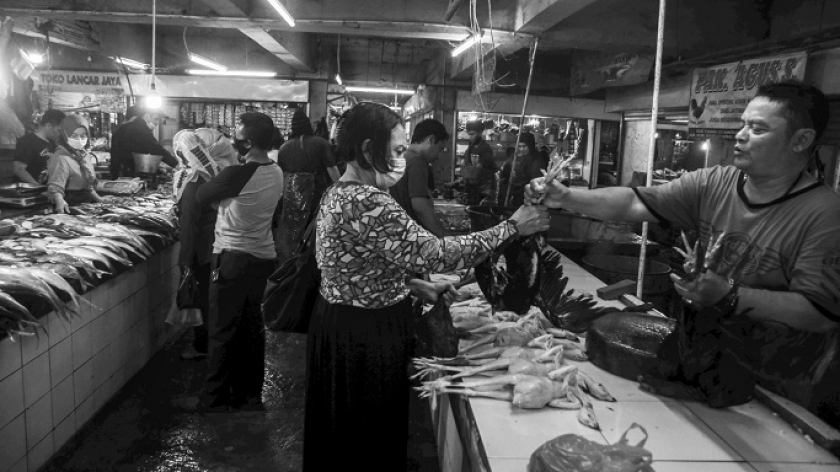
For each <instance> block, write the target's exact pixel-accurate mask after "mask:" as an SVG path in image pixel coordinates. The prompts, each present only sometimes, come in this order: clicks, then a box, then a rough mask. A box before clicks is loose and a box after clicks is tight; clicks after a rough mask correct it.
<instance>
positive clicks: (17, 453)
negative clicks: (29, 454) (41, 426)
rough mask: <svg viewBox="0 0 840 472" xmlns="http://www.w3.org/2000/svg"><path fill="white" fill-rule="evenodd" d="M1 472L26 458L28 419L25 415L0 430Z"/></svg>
mask: <svg viewBox="0 0 840 472" xmlns="http://www.w3.org/2000/svg"><path fill="white" fill-rule="evenodd" d="M0 444H2V445H3V447H0V470H7V469H9V468H10V467H12V466H13V465H15V464H16V463H17V462H18V461H20V460H21V458H24V459H25V458H26V419H25V418H24V415H20V416H18V417H17V418H15V419H13V420H12V421H10V422H9V423H8V424H7V425H6V426H4V427H2V428H0Z"/></svg>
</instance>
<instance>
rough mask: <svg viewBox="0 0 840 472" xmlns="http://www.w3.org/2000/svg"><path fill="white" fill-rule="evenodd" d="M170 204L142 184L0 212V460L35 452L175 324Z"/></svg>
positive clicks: (67, 429) (84, 418)
mask: <svg viewBox="0 0 840 472" xmlns="http://www.w3.org/2000/svg"><path fill="white" fill-rule="evenodd" d="M170 207H171V199H170V198H168V197H165V196H163V195H160V194H146V193H144V194H139V195H135V196H133V197H123V198H119V199H113V200H112V201H111V202H109V203H106V204H99V205H85V206H81V207H79V208H77V210H79V211H78V212H77V213H81V212H85V213H86V214H79V215H75V216H74V215H49V216H43V215H42V214H40V213H41V212H40V211H37V210H35V211H34V213H33V210H28V211H27V210H19V211H18V212H19V214H18V215H17V216H16V217H14V218H12V219H5V220H3V221H2V222H1V223H0V227H2V234H3V236H2V237H1V238H0V257H1V258H2V262H1V263H0V279H2V283H0V285H2V287H0V292H2V298H3V300H4V303H3V307H2V308H0V379H2V380H0V392H2V393H0V396H2V398H3V402H4V408H3V409H2V410H0V438H2V442H3V448H2V449H3V453H2V456H3V459H4V461H3V463H4V464H5V463H12V464H13V463H15V462H17V461H19V460H20V459H21V458H23V461H24V463H25V464H26V463H28V464H29V470H36V469H37V468H38V467H39V466H40V465H42V464H44V463H45V462H46V461H47V460H48V459H49V458H50V456H51V455H52V454H53V453H54V452H55V451H58V450H59V448H61V447H62V446H63V445H64V444H65V443H66V442H67V441H68V440H69V439H70V438H71V437H72V436H73V434H74V433H75V432H76V431H78V430H79V429H81V428H82V427H83V426H84V425H85V424H86V423H87V422H88V421H89V420H90V419H91V418H92V417H93V415H94V414H95V413H96V412H97V411H98V410H99V409H101V408H102V406H103V405H105V403H107V402H108V400H109V399H110V398H112V397H113V396H114V395H115V394H116V393H117V392H118V391H119V390H120V388H121V387H122V386H123V385H124V384H125V383H126V382H127V381H128V380H130V379H131V378H132V376H133V375H134V374H136V373H137V372H138V371H139V370H140V369H141V368H142V367H143V366H144V365H145V364H146V362H147V361H148V360H149V359H150V358H151V357H152V356H153V355H154V354H155V352H157V351H158V350H159V349H160V348H161V347H162V346H163V345H164V344H165V343H166V342H167V340H171V339H172V338H173V336H174V335H176V334H177V333H178V332H179V331H178V330H176V329H173V328H172V327H170V326H168V325H165V324H164V319H165V318H166V314H167V312H168V310H169V308H170V306H171V304H172V298H171V296H172V293H173V292H174V290H175V288H176V286H177V283H178V280H179V276H180V274H179V271H178V267H177V251H178V245H177V243H175V237H176V234H175V232H174V225H173V222H172V219H171V217H170V216H169V209H170ZM58 274H60V276H59V275H58Z"/></svg>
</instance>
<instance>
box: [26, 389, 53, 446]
mask: <svg viewBox="0 0 840 472" xmlns="http://www.w3.org/2000/svg"><path fill="white" fill-rule="evenodd" d="M24 415H25V416H26V449H27V450H31V449H32V448H33V447H35V445H36V444H38V443H40V442H41V440H42V439H44V437H46V436H47V435H48V434H49V433H50V431H52V429H53V415H52V395H50V394H47V395H44V396H43V397H41V399H40V400H38V401H37V402H35V403H34V404H33V405H32V406H30V407H27V408H26V412H25V413H24Z"/></svg>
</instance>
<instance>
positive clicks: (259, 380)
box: [232, 258, 274, 407]
mask: <svg viewBox="0 0 840 472" xmlns="http://www.w3.org/2000/svg"><path fill="white" fill-rule="evenodd" d="M273 269H274V261H273V260H260V259H257V258H250V262H249V264H248V271H247V276H246V277H245V278H246V279H247V282H246V286H245V287H243V289H245V290H247V293H246V299H245V302H244V304H243V306H242V323H241V325H240V328H239V331H238V333H237V338H236V341H235V344H236V346H237V350H236V352H237V354H236V371H235V372H234V380H233V383H232V393H233V401H234V405H235V406H243V407H258V406H259V405H261V404H262V388H263V383H264V381H265V328H264V325H263V318H262V312H261V310H260V305H261V304H262V299H263V293H264V292H265V285H266V280H267V279H268V276H269V275H271V272H272V271H273Z"/></svg>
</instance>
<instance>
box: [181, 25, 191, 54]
mask: <svg viewBox="0 0 840 472" xmlns="http://www.w3.org/2000/svg"><path fill="white" fill-rule="evenodd" d="M187 28H189V26H184V34H183V37H184V49H186V50H187V56H188V57H189V55H190V47H189V46H187Z"/></svg>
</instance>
